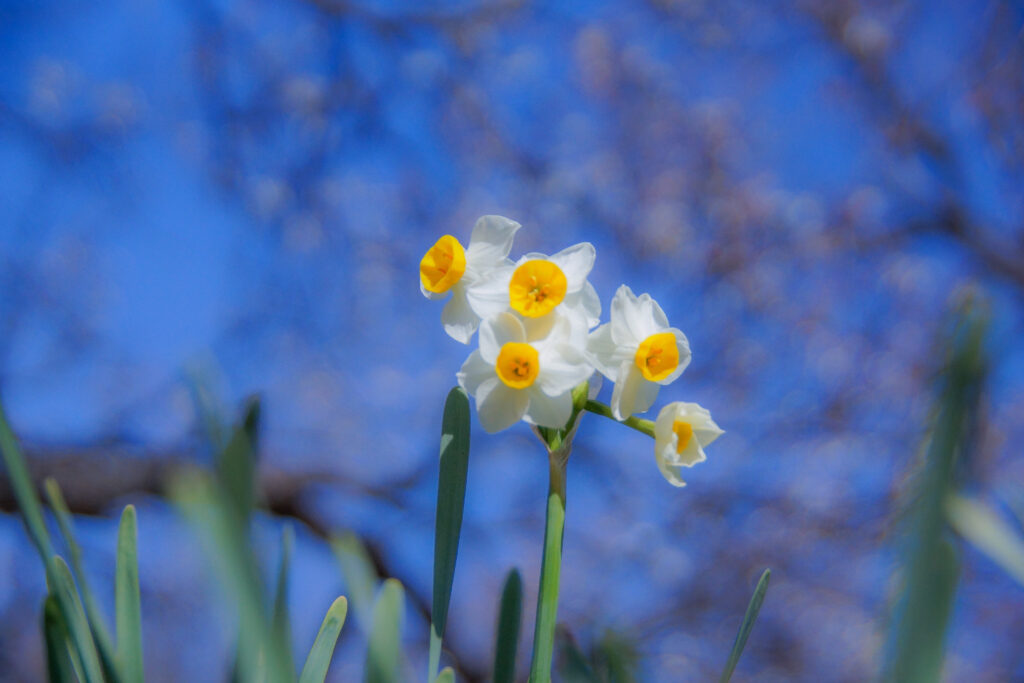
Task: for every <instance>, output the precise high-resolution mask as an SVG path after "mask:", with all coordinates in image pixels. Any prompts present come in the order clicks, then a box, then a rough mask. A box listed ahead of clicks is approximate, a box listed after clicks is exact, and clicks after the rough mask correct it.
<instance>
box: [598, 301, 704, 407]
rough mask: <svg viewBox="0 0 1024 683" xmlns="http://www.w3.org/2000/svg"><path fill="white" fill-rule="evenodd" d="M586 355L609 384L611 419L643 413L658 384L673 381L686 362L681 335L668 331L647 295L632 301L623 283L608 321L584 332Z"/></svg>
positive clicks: (687, 352) (687, 345)
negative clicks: (611, 385) (588, 332)
mask: <svg viewBox="0 0 1024 683" xmlns="http://www.w3.org/2000/svg"><path fill="white" fill-rule="evenodd" d="M587 353H588V356H589V357H590V361H591V362H592V363H593V364H594V367H595V368H596V369H597V370H598V372H600V373H601V374H602V375H604V376H605V377H607V378H608V379H610V380H611V381H613V382H615V390H614V391H613V392H612V402H611V409H612V414H613V415H614V416H615V419H617V420H625V419H626V418H627V417H629V416H630V415H633V414H634V413H642V412H645V411H646V410H647V409H648V408H650V407H651V406H652V405H653V404H654V400H655V399H656V398H657V397H658V390H659V388H660V387H661V385H664V384H670V383H671V382H674V381H675V380H676V378H677V377H679V375H681V374H682V372H683V370H685V369H686V366H687V365H689V364H690V343H689V342H688V341H687V340H686V335H684V334H683V333H682V332H681V331H679V330H677V329H676V328H674V327H669V325H668V318H667V317H666V316H665V312H664V311H663V310H661V306H659V305H658V302H657V301H655V300H654V299H652V298H651V297H650V295H648V294H641V295H640V296H639V297H637V296H636V295H634V294H633V291H632V290H631V289H630V288H629V287H627V286H626V285H622V286H621V287H619V290H618V291H617V292H615V297H614V298H613V299H612V312H611V322H609V323H605V324H604V325H601V327H599V328H597V329H596V330H594V331H593V332H592V333H591V334H590V337H589V338H588V340H587Z"/></svg>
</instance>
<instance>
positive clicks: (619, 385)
mask: <svg viewBox="0 0 1024 683" xmlns="http://www.w3.org/2000/svg"><path fill="white" fill-rule="evenodd" d="M618 374H619V380H618V381H617V382H616V383H615V389H614V390H613V391H612V404H611V409H612V415H614V416H615V419H616V420H625V419H626V418H627V417H629V416H630V415H635V414H636V413H643V412H646V411H647V409H648V408H650V407H651V405H653V404H654V400H655V399H656V398H658V389H659V388H660V387H659V386H658V384H656V383H655V382H648V381H647V380H646V379H644V376H643V374H641V372H640V368H638V367H637V366H636V363H634V362H633V361H631V360H628V361H623V362H622V364H621V365H619V373H618Z"/></svg>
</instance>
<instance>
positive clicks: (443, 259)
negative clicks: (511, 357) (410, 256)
mask: <svg viewBox="0 0 1024 683" xmlns="http://www.w3.org/2000/svg"><path fill="white" fill-rule="evenodd" d="M519 228H520V225H519V223H516V222H515V221H513V220H509V219H508V218H504V217H502V216H482V217H481V218H480V219H478V220H477V222H476V224H475V225H474V226H473V232H472V234H471V235H470V237H469V246H468V247H466V248H463V246H462V244H460V243H459V240H457V239H456V238H455V237H452V236H451V235H444V236H442V237H441V239H439V240H437V242H435V243H434V245H433V246H432V247H430V249H428V250H427V253H426V254H424V255H423V258H422V259H421V260H420V291H421V292H423V296H425V297H427V298H428V299H443V298H444V297H445V296H446V295H447V294H448V293H449V292H451V295H452V297H451V299H449V300H448V303H447V304H445V307H444V310H443V311H442V312H441V323H442V324H443V325H444V330H445V332H447V333H448V335H449V336H450V337H451V338H452V339H455V340H456V341H460V342H462V343H463V344H468V343H469V340H470V339H471V338H472V336H473V333H474V332H476V329H477V327H479V325H480V316H479V315H477V314H476V313H474V311H473V309H472V307H470V305H469V300H468V296H469V294H470V293H471V292H472V291H473V290H474V288H475V287H477V286H478V285H479V284H480V283H481V282H482V281H485V280H486V279H487V277H488V276H490V274H491V272H492V271H494V269H496V268H498V267H501V266H510V265H511V261H509V260H508V253H509V251H511V249H512V238H513V237H514V236H515V234H516V231H517V230H519Z"/></svg>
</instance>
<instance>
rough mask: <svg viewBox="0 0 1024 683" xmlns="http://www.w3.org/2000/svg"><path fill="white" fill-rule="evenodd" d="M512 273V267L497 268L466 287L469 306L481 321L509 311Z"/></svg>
mask: <svg viewBox="0 0 1024 683" xmlns="http://www.w3.org/2000/svg"><path fill="white" fill-rule="evenodd" d="M512 271H513V268H512V266H511V265H509V266H504V265H502V266H497V267H495V268H494V269H493V270H491V271H490V272H489V273H487V274H486V275H483V276H481V277H480V278H479V279H477V280H475V281H474V282H473V283H472V284H470V285H469V286H468V287H466V298H467V299H468V300H469V305H470V307H472V309H473V312H474V313H476V314H477V315H478V316H479V317H480V319H481V320H487V319H488V318H491V317H493V316H495V315H497V314H499V313H502V312H504V311H507V310H509V296H508V283H509V281H510V280H511V279H512Z"/></svg>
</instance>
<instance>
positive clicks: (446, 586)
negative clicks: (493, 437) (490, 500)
mask: <svg viewBox="0 0 1024 683" xmlns="http://www.w3.org/2000/svg"><path fill="white" fill-rule="evenodd" d="M468 468H469V399H468V398H467V397H466V392H465V391H463V390H462V389H461V388H459V387H455V388H454V389H452V390H451V391H449V392H448V399H447V400H446V401H445V404H444V417H443V418H442V420H441V465H440V473H439V475H438V479H437V514H436V518H435V524H434V599H433V606H432V608H431V610H430V621H431V625H430V657H429V663H428V667H429V671H428V680H429V679H432V678H434V677H435V676H436V674H437V669H438V666H439V664H440V661H441V639H442V638H443V637H444V628H445V624H446V622H447V621H448V605H449V604H450V602H451V597H452V584H453V582H454V579H455V560H456V557H457V556H458V552H459V535H460V534H461V532H462V511H463V508H464V506H465V502H466V472H467V469H468Z"/></svg>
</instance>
